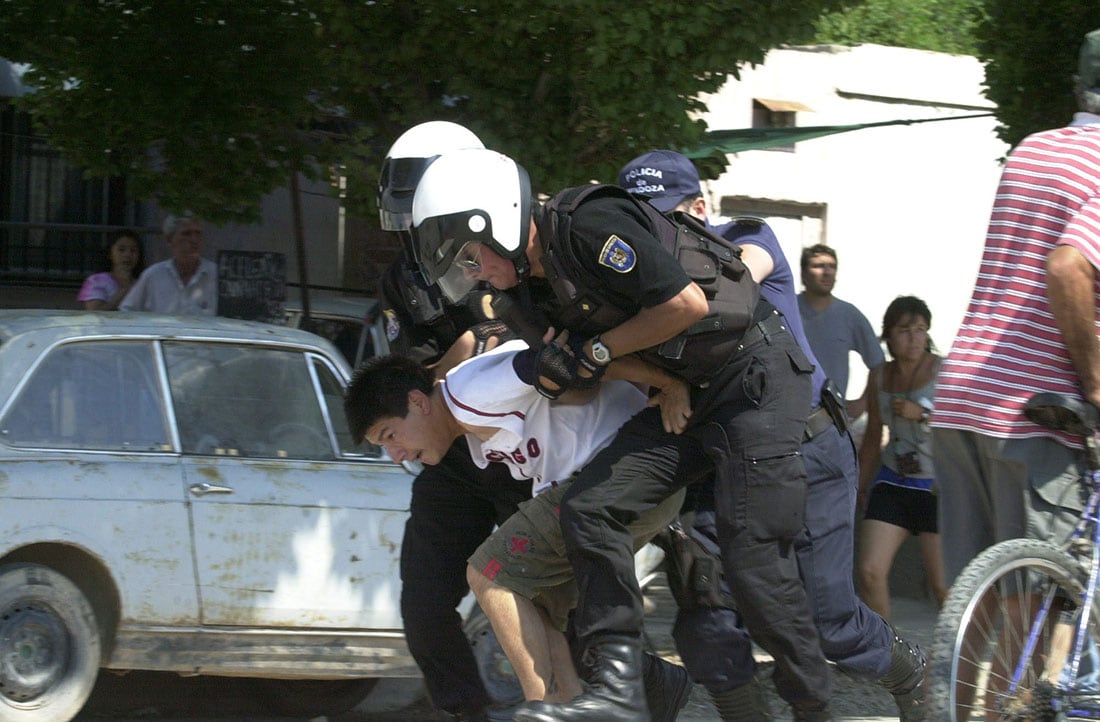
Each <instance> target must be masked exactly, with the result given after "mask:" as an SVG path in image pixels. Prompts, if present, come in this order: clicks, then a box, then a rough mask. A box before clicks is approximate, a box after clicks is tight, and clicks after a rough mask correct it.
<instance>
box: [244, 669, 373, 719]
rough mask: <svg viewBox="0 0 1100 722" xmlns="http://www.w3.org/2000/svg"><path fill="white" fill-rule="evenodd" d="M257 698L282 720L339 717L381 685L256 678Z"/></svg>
mask: <svg viewBox="0 0 1100 722" xmlns="http://www.w3.org/2000/svg"><path fill="white" fill-rule="evenodd" d="M253 682H254V685H253V688H252V695H253V697H254V698H255V699H256V700H257V702H259V703H260V704H261V705H262V706H263V708H264V711H265V712H270V713H271V714H275V715H279V716H281V717H303V716H305V717H317V716H328V715H338V714H342V713H344V712H347V711H348V710H350V709H352V708H353V707H355V706H356V705H357V704H359V703H360V702H362V701H363V699H364V698H365V697H366V696H367V695H368V694H370V693H371V690H373V689H374V687H375V685H377V684H378V678H377V677H362V678H358V679H255V680H253Z"/></svg>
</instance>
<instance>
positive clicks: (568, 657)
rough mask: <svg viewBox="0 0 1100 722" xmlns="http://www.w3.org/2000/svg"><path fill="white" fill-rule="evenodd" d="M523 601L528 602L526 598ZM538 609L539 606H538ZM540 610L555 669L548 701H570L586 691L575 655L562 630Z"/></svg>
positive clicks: (551, 660) (552, 664)
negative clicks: (574, 659)
mask: <svg viewBox="0 0 1100 722" xmlns="http://www.w3.org/2000/svg"><path fill="white" fill-rule="evenodd" d="M522 601H524V602H527V600H526V599H523V600H522ZM528 604H530V602H528ZM536 609H538V608H537V607H536ZM538 612H539V616H540V617H542V623H543V627H544V628H545V630H546V639H547V642H548V646H549V647H550V662H551V667H552V668H553V670H554V678H553V684H552V686H551V689H550V693H549V694H548V695H547V697H546V701H547V702H568V701H570V700H572V699H573V698H574V697H576V696H577V695H579V694H580V693H581V692H583V691H584V689H583V688H582V687H581V680H580V677H578V676H577V668H576V667H574V666H573V655H572V654H571V653H570V651H569V642H568V641H566V639H565V635H564V634H562V632H561V630H559V629H557V628H556V627H555V626H554V625H553V624H551V623H550V620H549V619H548V618H547V616H546V613H545V612H543V611H542V609H538Z"/></svg>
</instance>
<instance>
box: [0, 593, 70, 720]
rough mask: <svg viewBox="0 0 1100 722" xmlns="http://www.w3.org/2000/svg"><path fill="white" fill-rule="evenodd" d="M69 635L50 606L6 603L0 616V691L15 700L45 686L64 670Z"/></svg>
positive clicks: (33, 693)
mask: <svg viewBox="0 0 1100 722" xmlns="http://www.w3.org/2000/svg"><path fill="white" fill-rule="evenodd" d="M68 657H69V636H68V634H67V633H66V631H65V625H64V624H63V623H62V622H61V620H59V619H58V618H57V616H56V615H54V614H53V613H52V612H51V611H50V610H48V609H45V608H42V607H39V606H36V605H34V604H28V603H24V604H20V605H17V606H13V607H9V608H8V609H7V610H5V611H4V614H3V616H2V617H0V693H3V695H4V696H5V697H7V698H8V699H11V700H15V701H18V702H25V701H27V700H30V699H34V698H35V697H37V696H38V695H40V694H42V693H43V692H45V691H46V690H48V689H49V688H50V687H51V686H52V685H53V684H54V683H55V681H56V680H57V679H58V678H59V677H61V676H62V674H63V673H64V670H65V660H67V659H68Z"/></svg>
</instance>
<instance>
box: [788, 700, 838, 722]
mask: <svg viewBox="0 0 1100 722" xmlns="http://www.w3.org/2000/svg"><path fill="white" fill-rule="evenodd" d="M791 714H793V715H794V719H795V722H831V720H832V719H833V713H832V712H830V711H829V705H828V704H827V703H825V702H800V703H799V704H792V705H791Z"/></svg>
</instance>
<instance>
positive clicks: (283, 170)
mask: <svg viewBox="0 0 1100 722" xmlns="http://www.w3.org/2000/svg"><path fill="white" fill-rule="evenodd" d="M317 31H318V28H317V24H316V20H315V19H313V18H311V17H310V16H309V14H307V13H305V12H303V9H302V8H301V7H300V6H298V5H296V4H295V3H289V2H287V3H280V2H272V3H255V2H232V1H230V2H222V1H218V0H189V1H185V2H156V3H150V2H127V1H125V0H99V1H98V2H78V1H73V2H69V1H62V0H5V1H4V2H0V38H3V41H0V56H4V57H7V58H9V59H10V60H13V61H18V62H25V63H30V64H31V69H30V70H29V71H28V73H27V74H26V76H25V77H24V80H23V82H24V83H25V84H27V85H30V86H32V87H34V88H36V89H37V90H36V92H34V93H32V94H29V95H27V96H25V97H24V98H22V103H23V105H24V106H25V107H26V108H27V109H29V110H30V111H31V112H32V113H33V115H34V118H35V120H36V122H37V124H38V126H39V129H40V130H41V131H42V132H44V133H45V134H46V135H48V136H49V138H50V140H51V142H52V143H53V144H54V145H56V146H58V147H59V148H60V149H61V150H62V152H63V153H64V154H65V155H66V156H67V157H68V158H69V159H70V160H72V161H73V162H75V163H76V164H78V165H81V166H84V167H85V168H87V172H88V173H89V175H93V176H110V175H126V176H127V177H128V179H129V181H130V186H129V187H130V190H131V192H132V193H133V194H134V195H136V196H138V197H148V196H152V195H156V196H158V197H159V200H160V201H161V202H162V203H163V204H164V205H165V206H166V207H168V208H171V209H175V210H183V209H188V208H189V209H193V210H195V211H197V212H201V213H203V214H204V215H207V217H210V218H211V219H228V218H240V217H254V216H255V214H256V212H257V210H258V200H259V198H260V196H261V195H262V193H263V192H265V191H268V190H271V189H273V188H275V187H278V186H281V185H285V184H286V182H287V179H288V177H289V175H290V171H291V169H299V168H300V169H304V170H312V169H316V168H317V167H318V166H317V163H316V161H317V160H318V159H321V158H323V157H324V155H325V153H326V152H331V149H328V151H326V149H324V148H323V147H322V146H323V143H318V142H317V140H318V139H317V136H316V135H308V134H305V133H302V132H300V131H301V130H302V129H306V128H308V126H309V123H310V122H311V120H312V119H313V118H315V117H316V116H317V115H318V108H317V107H316V106H315V105H314V104H313V103H312V102H311V101H310V93H311V91H312V89H313V87H314V86H313V83H314V79H315V78H314V74H313V72H312V68H313V67H314V65H315V62H316V60H315V58H316V56H317V54H318V40H317Z"/></svg>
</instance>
